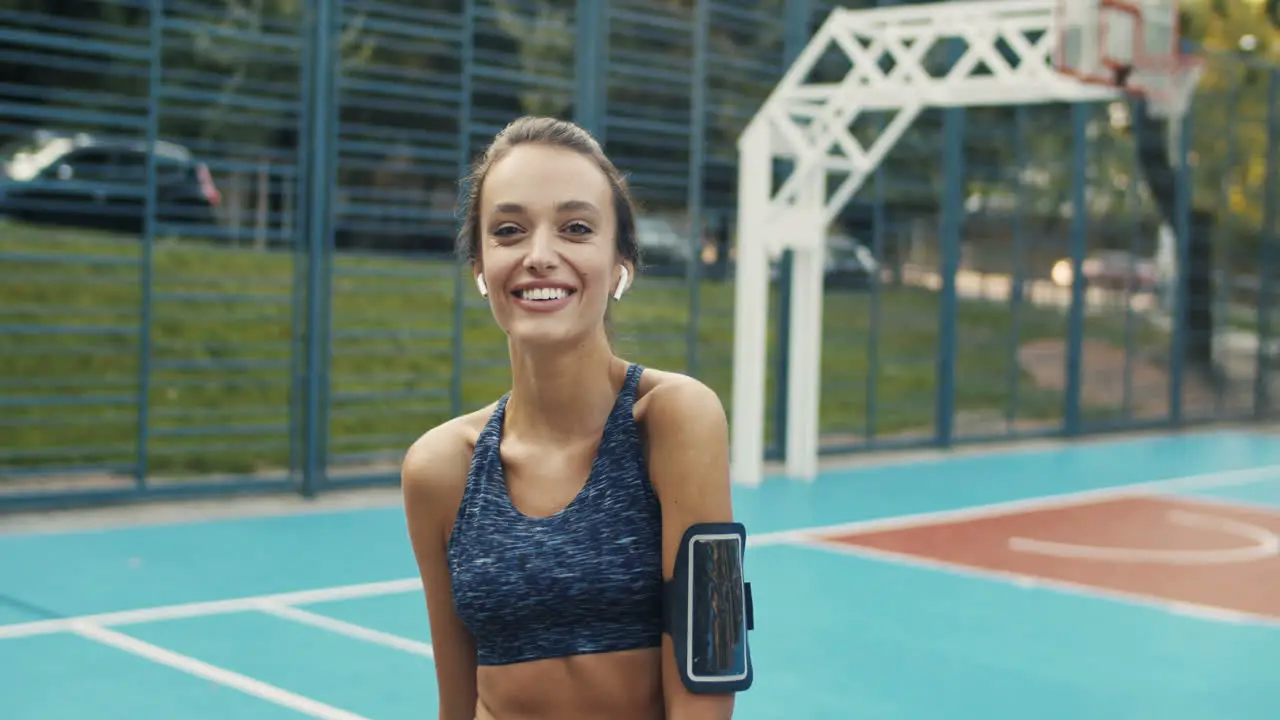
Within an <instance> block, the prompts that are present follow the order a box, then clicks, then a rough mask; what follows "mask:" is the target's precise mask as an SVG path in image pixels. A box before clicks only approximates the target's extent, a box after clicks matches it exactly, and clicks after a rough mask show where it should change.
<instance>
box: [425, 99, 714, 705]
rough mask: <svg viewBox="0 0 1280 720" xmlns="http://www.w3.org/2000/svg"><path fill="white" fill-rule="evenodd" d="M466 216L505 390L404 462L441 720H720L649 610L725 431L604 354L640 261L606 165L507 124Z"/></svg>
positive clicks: (676, 385) (690, 394) (544, 131)
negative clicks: (505, 353) (615, 313)
mask: <svg viewBox="0 0 1280 720" xmlns="http://www.w3.org/2000/svg"><path fill="white" fill-rule="evenodd" d="M464 209H465V216H464V221H463V227H462V232H461V233H460V234H459V246H460V247H459V250H460V251H461V252H463V253H464V254H465V256H466V257H467V259H468V260H469V261H470V263H471V267H472V272H473V275H474V277H475V281H476V288H477V291H478V292H479V293H480V294H481V295H483V296H484V297H486V298H488V301H489V305H490V307H491V308H492V312H493V316H494V318H495V320H497V322H498V324H499V325H500V326H501V327H502V329H503V330H504V331H505V332H506V334H507V338H508V349H509V353H510V357H511V374H512V387H511V391H510V392H509V393H508V394H507V395H504V396H503V397H502V398H500V399H499V400H498V401H497V402H495V403H493V404H491V405H489V406H488V407H485V408H483V409H481V410H478V411H476V412H473V413H470V414H467V415H463V416H460V417H457V418H454V419H453V420H450V421H448V422H446V423H444V424H443V425H440V426H438V427H436V428H433V429H432V430H430V431H428V432H427V433H426V434H425V435H423V436H422V437H421V438H420V439H419V440H418V441H417V442H415V443H414V444H413V446H412V447H411V448H410V449H409V451H408V453H407V455H406V457H405V460H404V466H403V470H402V482H403V492H404V500H405V512H406V518H407V522H408V529H409V535H410V539H411V541H412V544H413V550H414V554H415V556H416V558H417V561H418V565H419V570H420V572H421V575H422V581H423V586H424V588H425V590H426V601H427V610H428V614H429V616H430V626H431V637H432V643H433V645H434V648H435V664H436V674H437V680H438V684H439V698H440V714H439V717H441V718H443V719H445V720H454V719H455V718H457V719H459V720H460V719H462V718H466V719H467V720H471V718H473V717H474V718H481V719H482V720H483V719H489V718H492V719H494V720H503V719H505V718H548V719H551V718H555V719H556V720H567V719H570V718H609V719H610V720H627V719H628V718H637V719H639V718H679V719H681V720H685V719H688V720H698V719H701V718H727V717H730V716H731V714H732V712H733V695H732V694H726V693H715V694H703V693H698V694H694V693H692V692H690V691H689V690H688V689H687V688H686V686H685V685H684V684H683V683H682V681H681V676H680V675H679V673H678V668H677V667H676V664H675V662H676V661H675V659H674V652H673V649H672V637H671V635H670V634H668V633H664V632H663V629H664V626H663V617H662V605H663V601H662V589H663V580H664V578H671V577H672V573H673V568H674V565H675V558H676V556H677V551H678V549H679V546H680V545H681V538H682V533H683V532H684V531H685V530H686V528H689V527H690V526H691V525H696V524H698V523H708V522H729V521H731V520H732V508H731V505H730V486H729V461H728V432H727V425H728V423H727V420H726V418H725V413H724V409H723V407H722V406H721V404H720V401H719V398H718V397H717V396H716V394H715V393H714V392H712V391H711V390H710V389H708V388H707V387H706V386H705V385H703V384H702V383H700V382H698V381H697V380H694V379H692V378H689V377H687V376H683V375H679V374H675V373H669V372H662V371H658V370H652V369H645V368H642V367H640V366H639V365H635V364H631V363H628V362H627V361H625V360H623V359H621V358H619V357H617V356H616V355H615V354H614V353H613V349H612V348H611V346H610V343H609V334H608V316H609V312H608V305H609V303H610V302H611V300H613V301H617V300H620V299H621V298H623V297H624V296H625V293H626V291H627V289H628V287H629V283H630V280H631V278H633V277H635V270H636V265H637V262H638V261H639V247H638V245H637V241H636V228H635V210H634V207H633V205H632V201H631V199H630V197H629V195H628V191H627V188H626V183H625V181H624V180H623V178H622V175H621V173H619V172H618V170H617V169H616V168H615V167H614V166H613V164H612V163H611V162H610V161H609V160H608V159H607V158H606V157H605V156H604V153H603V152H602V151H601V149H600V146H599V145H598V144H597V143H596V141H595V140H594V139H593V138H592V137H591V136H590V135H589V134H588V133H587V132H585V131H584V130H582V129H581V128H579V127H577V126H575V125H573V124H572V123H568V122H564V121H560V120H555V119H549V118H521V119H519V120H517V121H515V122H514V123H512V124H511V125H509V126H508V127H507V128H506V129H504V130H503V131H502V132H501V133H499V135H498V136H497V137H496V138H495V139H494V141H493V143H492V145H491V146H490V147H489V148H488V150H487V151H486V152H485V154H484V155H483V156H482V157H481V158H480V160H479V162H478V163H477V165H476V167H475V168H474V170H473V172H472V174H471V176H470V178H469V183H468V195H467V198H466V202H465V208H464Z"/></svg>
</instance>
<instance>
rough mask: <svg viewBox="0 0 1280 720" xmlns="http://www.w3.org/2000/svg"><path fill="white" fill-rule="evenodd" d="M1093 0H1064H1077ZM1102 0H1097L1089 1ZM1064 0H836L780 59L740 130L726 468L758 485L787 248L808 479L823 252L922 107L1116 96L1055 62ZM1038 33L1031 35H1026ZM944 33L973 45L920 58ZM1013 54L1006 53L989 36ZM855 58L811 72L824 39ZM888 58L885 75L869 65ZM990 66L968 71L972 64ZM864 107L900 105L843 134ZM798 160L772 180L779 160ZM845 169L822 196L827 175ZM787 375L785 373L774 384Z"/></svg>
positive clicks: (803, 474)
mask: <svg viewBox="0 0 1280 720" xmlns="http://www.w3.org/2000/svg"><path fill="white" fill-rule="evenodd" d="M1088 1H1090V0H1066V2H1072V3H1083V2H1088ZM1092 1H1093V2H1097V0H1092ZM1058 15H1059V0H977V1H973V2H940V3H934V4H924V5H909V6H895V7H885V8H876V9H868V10H846V9H843V8H837V9H835V10H834V11H832V13H831V14H830V15H829V16H828V17H827V20H826V22H824V23H823V25H822V27H821V28H819V29H818V31H817V32H816V33H815V34H814V36H813V38H812V39H811V40H810V41H809V44H808V45H807V46H806V47H805V48H804V50H803V51H802V52H801V53H800V56H799V57H798V58H797V59H796V61H795V62H794V63H793V64H792V65H791V67H790V68H789V69H788V70H787V72H786V74H785V75H784V76H783V78H782V80H781V81H780V82H779V83H778V85H777V87H776V88H774V90H773V92H772V93H771V94H770V95H769V97H768V99H767V100H766V101H765V103H764V105H763V107H761V109H760V111H759V112H758V113H757V114H756V115H755V117H753V118H752V120H751V121H750V122H749V123H748V125H747V127H746V129H745V130H744V131H743V134H742V136H741V137H740V138H739V140H738V151H739V166H738V250H737V270H736V274H737V279H736V286H735V307H734V316H735V317H734V341H733V342H734V348H733V354H734V368H733V411H732V412H733V418H732V420H733V423H732V465H733V467H732V475H733V478H734V481H735V482H737V483H741V484H746V485H757V484H759V483H760V482H761V480H762V477H763V459H764V413H765V372H766V355H767V347H766V327H767V325H768V315H769V312H768V311H769V300H768V288H769V262H770V260H771V259H773V258H776V257H777V256H778V255H779V254H780V253H781V252H782V251H783V250H784V249H787V248H790V249H792V250H794V251H795V252H794V263H793V265H792V270H791V272H792V275H791V287H792V293H793V295H792V301H791V315H790V323H791V359H790V364H789V374H788V376H787V378H785V382H786V383H787V388H788V406H787V437H786V458H785V464H786V473H787V475H788V476H790V477H792V478H795V479H812V478H813V477H815V476H816V475H817V469H818V403H819V394H820V392H821V387H820V377H821V358H822V300H823V263H824V247H825V238H826V229H827V226H828V224H829V222H830V221H831V220H832V219H833V218H835V217H836V215H837V214H838V213H839V212H840V210H841V209H843V207H844V205H845V204H846V203H847V202H849V200H850V199H851V198H852V197H853V196H854V194H855V193H857V192H858V189H859V188H860V187H861V186H862V184H863V182H865V181H866V179H867V177H869V176H870V175H871V173H872V172H874V171H875V169H876V167H877V166H878V165H879V164H880V162H881V161H882V160H883V159H884V157H885V155H886V154H887V153H888V152H889V150H890V149H892V147H893V146H894V144H895V143H896V142H897V141H898V140H899V139H900V138H901V137H902V134H903V133H904V132H905V131H906V130H907V128H908V127H910V125H911V123H912V122H913V121H914V120H915V118H916V117H917V116H918V115H919V113H920V111H921V110H922V109H924V108H925V107H927V106H933V107H957V106H975V105H1020V104H1031V103H1044V102H1081V101H1084V102H1088V101H1103V100H1111V99H1115V98H1118V97H1119V96H1120V95H1119V91H1118V90H1117V89H1116V88H1114V87H1108V86H1104V85H1099V84H1090V83H1086V82H1082V81H1080V80H1078V79H1075V78H1072V77H1069V76H1067V75H1065V74H1064V73H1062V72H1059V71H1058V70H1057V69H1055V64H1054V57H1055V55H1054V52H1055V47H1056V44H1057V42H1058V40H1059V35H1060V33H1059V32H1058V25H1057V23H1058ZM1033 32H1040V33H1042V34H1041V36H1040V37H1039V38H1038V39H1037V41H1036V42H1034V43H1032V42H1031V41H1030V40H1029V39H1028V37H1027V34H1028V33H1033ZM951 38H958V39H962V40H964V41H965V43H966V45H967V49H966V50H965V51H964V53H963V55H962V56H961V57H960V58H959V60H958V62H956V63H954V65H953V66H952V68H951V70H950V71H949V72H948V73H947V74H946V75H945V76H942V77H933V76H931V75H930V74H929V73H928V72H927V71H926V68H925V67H924V65H923V64H922V62H921V61H922V58H923V57H924V54H925V52H926V51H927V50H928V49H929V48H931V47H933V46H934V45H935V44H937V43H939V42H942V41H946V40H948V39H951ZM1000 39H1003V40H1004V44H1006V45H1007V46H1008V47H1009V48H1011V49H1012V50H1013V52H1014V53H1016V55H1017V60H1018V61H1017V62H1016V63H1013V64H1011V63H1009V62H1006V61H1005V60H1004V58H1003V56H1002V54H1001V53H1000V52H999V50H998V46H997V42H998V41H999V40H1000ZM832 47H835V48H838V49H839V50H840V51H841V52H843V54H844V56H845V57H846V58H848V60H849V61H850V63H851V64H852V69H851V70H850V71H849V73H848V74H847V75H846V76H845V78H844V79H843V80H842V81H840V82H838V83H831V84H812V83H808V82H806V77H807V76H808V74H809V73H810V71H811V70H812V69H813V67H814V65H815V64H816V63H817V62H818V61H819V60H820V59H821V58H822V56H823V55H824V53H825V52H826V51H827V50H828V49H829V48H832ZM884 53H888V54H890V55H892V57H893V60H894V63H893V67H892V68H891V69H890V71H889V72H888V73H885V72H883V71H882V70H881V68H880V66H879V65H878V64H877V60H878V58H880V57H881V55H882V54H884ZM980 64H981V65H985V66H986V68H988V69H989V70H990V73H989V74H983V75H975V74H974V71H975V69H976V68H977V67H978V66H979V65H980ZM867 110H875V111H891V112H894V113H895V114H894V116H893V118H892V120H890V121H889V122H888V123H887V126H886V127H884V129H883V130H882V131H881V133H880V135H879V136H878V138H877V139H876V140H875V141H874V142H873V143H872V144H871V145H870V147H864V146H863V145H862V144H861V143H859V142H858V140H857V139H856V138H855V137H854V136H853V135H852V134H851V133H850V132H849V130H848V127H849V125H850V123H851V122H852V121H853V120H854V119H855V118H856V117H857V116H858V115H859V113H861V112H863V111H867ZM776 158H787V159H790V160H792V161H793V162H794V163H795V169H794V171H793V172H792V174H791V176H790V177H789V178H788V179H787V180H786V181H785V183H784V184H783V186H782V187H781V188H780V189H779V190H778V191H777V192H774V191H773V187H772V185H773V161H774V160H775V159H776ZM832 171H835V172H838V173H841V174H845V173H847V176H846V177H845V179H844V180H843V182H842V183H841V184H840V185H839V186H838V188H837V189H836V191H835V192H834V194H832V195H831V196H830V197H828V196H827V181H828V174H829V173H830V172H832ZM781 380H782V379H780V381H781Z"/></svg>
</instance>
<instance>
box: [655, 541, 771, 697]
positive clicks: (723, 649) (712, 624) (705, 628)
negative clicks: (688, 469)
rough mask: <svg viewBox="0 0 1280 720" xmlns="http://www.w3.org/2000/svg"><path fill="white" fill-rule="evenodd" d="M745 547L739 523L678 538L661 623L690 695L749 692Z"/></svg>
mask: <svg viewBox="0 0 1280 720" xmlns="http://www.w3.org/2000/svg"><path fill="white" fill-rule="evenodd" d="M746 547H747V531H746V528H745V527H744V526H743V525H742V524H741V523H700V524H697V525H693V526H691V527H689V529H687V530H685V532H684V536H683V538H681V541H680V548H679V550H678V552H677V553H676V562H675V571H674V573H673V574H672V577H671V579H670V580H667V581H666V584H665V590H666V592H665V597H664V602H663V624H664V627H665V628H666V631H667V632H668V633H669V634H670V635H671V640H672V645H673V646H674V649H675V660H676V667H678V668H679V670H680V679H681V681H682V682H683V683H684V685H685V687H686V688H688V689H689V691H690V692H693V693H699V694H702V693H735V692H741V691H743V690H746V689H747V688H749V687H751V681H752V679H753V673H752V668H751V650H750V647H749V644H748V641H747V631H749V630H752V629H754V627H755V621H754V609H753V607H752V601H751V585H750V583H747V582H744V580H743V572H742V568H743V559H744V557H745V554H746Z"/></svg>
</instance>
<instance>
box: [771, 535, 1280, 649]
mask: <svg viewBox="0 0 1280 720" xmlns="http://www.w3.org/2000/svg"><path fill="white" fill-rule="evenodd" d="M795 544H796V545H799V546H801V547H807V548H812V549H814V550H822V551H825V552H832V553H837V554H840V555H853V556H857V557H862V558H865V559H870V560H879V561H884V562H891V563H894V564H896V565H910V566H915V567H921V568H925V569H928V570H936V571H940V572H945V573H950V574H952V575H960V576H962V577H968V578H975V579H979V580H1000V581H1004V582H1007V583H1009V584H1011V585H1016V586H1018V587H1020V588H1023V589H1026V590H1033V589H1037V588H1044V589H1047V590H1056V591H1058V592H1062V593H1066V594H1069V595H1079V596H1084V597H1092V598H1099V599H1103V600H1110V601H1113V602H1120V603H1125V604H1128V605H1137V606H1140V607H1148V608H1154V609H1157V610H1164V611H1166V612H1169V613H1172V614H1175V615H1185V616H1188V617H1195V618H1200V619H1205V620H1215V621H1218V622H1225V623H1233V624H1246V623H1248V624H1254V625H1265V626H1269V627H1276V628H1280V618H1275V617H1272V616H1270V615H1259V614H1256V613H1250V612H1245V611H1242V610H1233V609H1230V608H1223V607H1217V606H1214V605H1204V604H1201V603H1192V602H1186V601H1183V600H1170V599H1169V598H1166V597H1161V596H1158V595H1147V594H1144V593H1138V592H1131V591H1128V590H1115V589H1112V588H1103V587H1097V586H1094V585H1084V584H1081V583H1075V582H1071V581H1070V580H1056V579H1053V578H1046V577H1041V576H1038V575H1036V576H1028V575H1021V574H1019V573H1015V572H1012V571H1008V570H995V569H992V568H983V567H974V566H972V565H965V564H962V563H958V562H952V561H950V560H941V559H939V558H933V557H922V556H919V555H910V554H907V553H900V552H894V551H892V550H884V549H882V548H869V547H864V546H855V545H848V544H845V543H837V542H835V541H831V540H821V539H809V540H800V541H796V542H795Z"/></svg>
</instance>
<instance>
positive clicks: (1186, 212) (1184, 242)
mask: <svg viewBox="0 0 1280 720" xmlns="http://www.w3.org/2000/svg"><path fill="white" fill-rule="evenodd" d="M1168 122H1171V123H1172V122H1179V121H1178V120H1176V119H1174V118H1170V119H1169V120H1168ZM1181 122H1182V128H1181V129H1180V130H1179V132H1178V146H1177V147H1176V148H1170V150H1173V151H1174V152H1175V153H1176V156H1177V167H1175V168H1173V170H1174V173H1173V175H1174V217H1173V221H1174V224H1175V225H1176V226H1177V227H1176V228H1175V232H1174V235H1175V236H1176V237H1177V239H1178V289H1177V293H1176V299H1175V300H1174V303H1175V304H1174V316H1173V338H1172V344H1173V357H1172V358H1170V360H1169V423H1170V424H1172V425H1178V424H1181V423H1182V419H1183V418H1182V394H1183V386H1184V383H1185V376H1186V355H1187V318H1188V317H1189V312H1188V310H1189V306H1190V301H1191V287H1190V286H1191V283H1190V280H1189V275H1188V264H1189V263H1190V260H1191V232H1192V228H1191V164H1190V163H1189V162H1188V159H1189V154H1190V153H1189V150H1190V142H1191V138H1190V135H1191V113H1187V114H1186V116H1185V117H1184V118H1182V120H1181Z"/></svg>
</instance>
